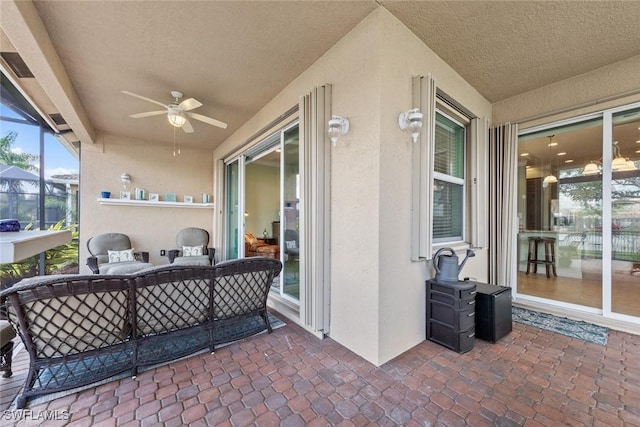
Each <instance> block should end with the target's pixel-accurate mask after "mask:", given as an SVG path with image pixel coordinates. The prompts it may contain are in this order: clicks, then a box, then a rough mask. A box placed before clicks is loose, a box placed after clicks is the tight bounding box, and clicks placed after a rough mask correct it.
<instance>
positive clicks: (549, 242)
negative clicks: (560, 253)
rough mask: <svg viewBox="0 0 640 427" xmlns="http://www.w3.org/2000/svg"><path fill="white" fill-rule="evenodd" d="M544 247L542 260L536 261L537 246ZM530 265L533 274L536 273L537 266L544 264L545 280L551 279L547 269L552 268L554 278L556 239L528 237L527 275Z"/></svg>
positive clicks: (556, 275)
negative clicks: (541, 245)
mask: <svg viewBox="0 0 640 427" xmlns="http://www.w3.org/2000/svg"><path fill="white" fill-rule="evenodd" d="M540 243H542V244H543V245H544V259H538V245H539V244H540ZM531 264H533V272H534V273H537V272H538V264H544V266H545V268H546V270H547V278H549V277H551V274H550V269H549V267H552V268H553V275H554V277H558V273H556V239H554V238H553V237H529V254H528V255H527V273H526V274H529V271H530V267H531Z"/></svg>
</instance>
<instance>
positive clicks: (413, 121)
mask: <svg viewBox="0 0 640 427" xmlns="http://www.w3.org/2000/svg"><path fill="white" fill-rule="evenodd" d="M423 117H424V114H422V113H421V112H420V110H419V109H418V108H414V109H412V110H409V111H406V112H404V113H400V115H399V116H398V125H399V126H400V129H402V130H403V131H409V132H411V140H412V141H413V142H418V136H420V129H422V119H423Z"/></svg>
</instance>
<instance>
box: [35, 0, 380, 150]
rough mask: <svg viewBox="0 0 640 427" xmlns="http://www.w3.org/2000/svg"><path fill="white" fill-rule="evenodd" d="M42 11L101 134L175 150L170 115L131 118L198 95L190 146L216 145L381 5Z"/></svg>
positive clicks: (151, 5) (80, 6)
mask: <svg viewBox="0 0 640 427" xmlns="http://www.w3.org/2000/svg"><path fill="white" fill-rule="evenodd" d="M35 6H36V8H37V10H38V13H39V15H40V17H41V19H42V21H43V23H44V26H45V27H46V28H47V31H48V33H49V36H50V38H51V40H52V42H53V44H54V46H55V48H56V50H57V52H58V55H59V56H60V58H61V60H62V62H63V63H64V64H65V68H66V71H67V73H68V75H69V78H70V80H71V81H72V82H73V84H74V88H75V91H76V93H77V95H78V97H79V99H81V100H82V104H83V106H84V108H85V110H86V113H87V115H88V116H89V117H90V118H91V121H92V124H93V126H94V127H95V128H96V129H100V130H104V131H108V132H110V133H113V134H119V135H126V136H129V137H135V138H141V139H145V140H151V141H157V142H158V143H171V142H172V140H173V129H174V128H172V127H171V126H170V125H168V123H167V121H166V117H165V116H155V117H148V118H144V119H132V118H129V117H128V116H129V115H131V114H135V113H140V112H145V111H154V110H159V109H161V107H158V106H157V105H154V104H152V103H149V102H145V101H143V100H140V99H136V98H133V97H129V96H126V95H124V94H122V93H121V91H122V90H127V91H130V92H134V93H136V94H140V95H142V96H145V97H148V98H151V99H154V100H157V101H160V102H163V103H166V104H168V103H170V102H172V101H173V99H172V98H171V96H170V93H169V92H170V91H171V90H178V91H181V92H182V93H184V96H185V99H186V98H189V97H194V98H196V99H197V100H199V101H200V102H202V104H203V106H202V107H200V108H198V109H197V110H193V111H194V112H196V113H199V114H202V115H205V116H209V117H213V118H215V119H217V120H221V121H223V122H226V123H227V124H228V125H229V126H228V128H227V129H226V130H223V129H220V128H217V127H214V126H210V125H206V124H203V123H201V122H198V121H195V120H192V125H193V127H194V129H195V132H194V133H193V134H186V133H184V132H182V131H179V132H178V134H177V137H178V138H179V140H180V143H181V144H183V145H184V146H200V147H211V148H213V147H215V146H216V145H218V144H219V143H221V142H222V141H224V139H226V138H227V137H228V136H229V135H231V133H233V132H234V131H235V130H237V129H238V128H239V127H240V126H241V125H242V124H244V123H245V122H246V121H247V120H248V119H249V118H251V116H253V115H254V114H255V113H256V112H257V111H259V109H260V108H262V107H263V106H264V105H265V104H266V103H267V102H268V101H269V100H271V99H272V98H273V97H274V96H275V95H276V94H277V93H278V92H279V91H281V90H282V89H283V88H284V87H286V85H287V84H289V83H290V82H291V81H292V80H293V79H295V78H296V77H297V76H298V75H300V74H301V73H302V72H303V71H304V70H305V69H307V68H308V67H309V66H311V64H312V63H313V62H314V61H316V60H317V59H318V58H319V57H320V56H322V54H324V53H325V52H326V51H327V50H328V49H329V48H331V47H332V46H333V45H334V44H335V43H336V42H337V41H338V40H339V39H340V38H341V37H343V36H344V35H345V34H347V33H348V32H349V31H350V30H351V29H352V28H353V27H354V26H355V25H357V23H358V22H360V21H361V20H362V19H363V18H364V17H365V16H366V15H368V14H369V13H370V12H371V11H372V10H373V9H375V7H377V5H376V3H374V2H371V1H356V2H347V3H344V4H341V5H340V8H339V10H336V8H335V7H334V6H335V3H334V2H217V1H216V2H206V1H204V2H180V1H178V2H164V1H162V2H161V1H145V2H103V1H99V2H73V1H71V2H49V1H37V2H35Z"/></svg>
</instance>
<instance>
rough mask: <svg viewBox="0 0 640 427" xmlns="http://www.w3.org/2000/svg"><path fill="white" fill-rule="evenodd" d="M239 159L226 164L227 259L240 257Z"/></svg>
mask: <svg viewBox="0 0 640 427" xmlns="http://www.w3.org/2000/svg"><path fill="white" fill-rule="evenodd" d="M238 165H239V161H238V160H234V161H233V162H231V163H228V164H227V165H226V170H225V184H226V186H225V187H226V203H225V206H226V212H225V218H226V227H225V234H226V236H225V237H226V239H225V240H226V242H225V246H226V254H225V255H226V259H237V258H239V257H240V253H239V246H238V235H239V233H240V225H241V224H240V213H239V209H240V194H239V173H240V171H239V170H238V169H239V168H238Z"/></svg>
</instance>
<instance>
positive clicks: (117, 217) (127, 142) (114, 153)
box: [80, 134, 213, 273]
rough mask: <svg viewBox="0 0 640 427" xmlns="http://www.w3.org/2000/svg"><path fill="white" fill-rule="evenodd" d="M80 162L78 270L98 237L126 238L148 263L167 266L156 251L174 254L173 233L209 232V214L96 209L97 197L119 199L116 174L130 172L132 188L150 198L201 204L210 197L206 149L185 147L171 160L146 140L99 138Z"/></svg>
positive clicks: (208, 211) (181, 210) (178, 210)
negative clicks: (188, 230) (145, 253)
mask: <svg viewBox="0 0 640 427" xmlns="http://www.w3.org/2000/svg"><path fill="white" fill-rule="evenodd" d="M81 156H82V161H81V162H80V176H81V186H82V188H81V191H80V194H81V200H80V217H81V218H82V219H81V224H80V267H81V272H82V273H90V271H89V268H88V267H87V266H86V265H85V260H86V258H87V256H88V252H87V249H86V246H87V245H86V242H87V240H88V239H89V238H90V237H92V236H95V235H97V234H101V233H109V232H118V233H125V234H127V235H129V237H130V238H131V240H132V244H133V246H134V248H135V249H137V250H145V251H148V252H149V255H150V262H151V263H152V264H166V263H167V262H168V260H167V258H166V257H161V256H160V249H173V248H175V244H176V234H177V233H178V231H180V230H181V229H182V228H185V227H199V228H203V229H205V230H207V231H209V233H212V218H213V210H211V209H185V208H165V207H159V208H156V207H139V206H107V205H100V204H98V201H97V198H98V197H100V192H101V191H103V190H105V191H110V192H111V197H116V198H117V197H119V195H120V191H121V190H123V186H122V184H121V182H120V175H121V174H122V173H125V172H126V173H128V174H129V175H131V178H132V182H131V184H130V186H129V189H128V191H131V193H132V197H133V191H134V188H135V187H140V188H144V189H145V190H146V192H147V195H148V193H158V194H160V197H161V200H163V199H164V195H165V194H166V193H170V192H172V193H176V194H177V195H178V200H179V201H181V200H183V199H182V198H183V196H184V195H191V196H193V198H194V202H201V201H202V199H201V194H202V193H208V194H212V192H213V170H212V153H211V151H208V150H194V149H189V148H183V149H182V153H181V154H180V155H178V156H175V157H174V156H173V152H172V150H171V149H169V148H162V147H160V148H159V147H158V145H157V144H154V143H152V142H149V141H142V140H138V139H130V138H123V137H118V136H113V135H108V134H106V135H105V134H99V136H98V143H97V144H94V145H90V144H83V146H82V154H81Z"/></svg>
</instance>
